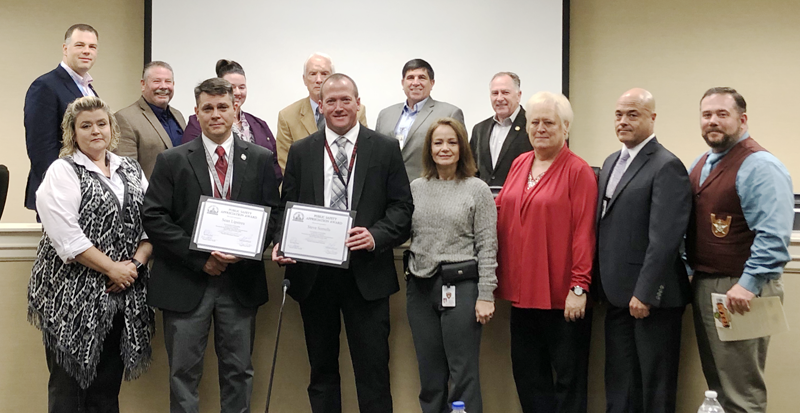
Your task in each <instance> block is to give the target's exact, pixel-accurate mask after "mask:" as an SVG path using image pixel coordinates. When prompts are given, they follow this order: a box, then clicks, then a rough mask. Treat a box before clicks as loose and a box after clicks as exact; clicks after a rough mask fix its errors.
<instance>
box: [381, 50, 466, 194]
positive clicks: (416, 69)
mask: <svg viewBox="0 0 800 413" xmlns="http://www.w3.org/2000/svg"><path fill="white" fill-rule="evenodd" d="M433 74H434V73H433V67H431V65H430V63H428V62H426V61H424V60H422V59H411V60H409V61H408V62H406V64H405V65H403V79H402V80H401V82H400V83H401V84H402V85H403V91H404V92H405V94H406V100H405V101H403V102H401V103H397V104H394V105H392V106H389V107H388V108H386V109H384V110H382V111H381V112H380V113H379V114H378V121H377V122H376V124H375V130H376V131H377V132H378V133H380V134H383V135H386V136H390V137H392V138H395V139H397V141H398V142H400V150H401V151H402V154H403V163H405V165H406V172H407V174H408V180H409V182H410V181H413V180H414V179H417V178H419V177H420V176H422V144H423V143H424V141H425V134H427V133H428V128H430V126H431V125H432V124H433V123H434V122H436V120H437V119H441V118H447V117H450V118H453V119H455V120H457V121H459V122H461V124H462V125H463V124H464V113H463V112H461V109H459V108H457V107H455V106H454V105H451V104H449V103H447V102H440V101H438V100H434V99H433V98H432V97H431V90H433V85H434V84H435V83H436V80H435V79H434V77H433Z"/></svg>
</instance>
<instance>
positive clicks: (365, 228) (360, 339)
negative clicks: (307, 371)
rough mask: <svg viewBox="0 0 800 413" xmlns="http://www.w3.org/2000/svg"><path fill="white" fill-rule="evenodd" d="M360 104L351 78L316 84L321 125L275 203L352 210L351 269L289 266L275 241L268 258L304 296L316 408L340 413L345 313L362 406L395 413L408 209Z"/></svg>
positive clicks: (394, 166)
mask: <svg viewBox="0 0 800 413" xmlns="http://www.w3.org/2000/svg"><path fill="white" fill-rule="evenodd" d="M358 107H359V99H358V89H357V87H356V85H355V82H353V80H352V79H350V78H349V77H348V76H346V75H342V74H334V75H331V76H330V77H329V78H328V79H327V80H326V81H325V82H324V83H323V84H322V89H321V101H320V108H321V112H322V115H324V116H325V123H326V125H325V128H324V129H322V130H320V131H317V132H315V133H313V134H311V136H309V137H307V138H305V139H302V140H299V141H297V142H295V143H294V144H292V146H291V149H289V154H288V158H287V161H286V173H285V174H284V179H283V196H282V198H281V205H285V204H286V202H289V201H292V202H300V203H304V204H312V205H319V206H325V207H330V208H337V209H347V210H352V211H356V217H355V219H354V221H353V228H352V229H351V230H350V234H349V235H350V236H349V238H348V239H347V240H346V242H345V245H346V246H347V247H348V248H350V251H351V252H350V266H349V268H348V269H340V268H334V267H329V266H324V265H316V264H309V263H295V262H294V261H293V260H291V259H288V258H284V257H282V256H279V255H278V251H279V247H280V245H279V244H276V246H275V248H274V249H273V252H272V259H273V261H277V262H278V263H280V264H290V265H288V266H287V267H286V278H287V279H289V280H291V282H292V284H291V287H290V288H289V290H288V293H289V294H290V295H291V296H292V298H294V299H295V300H297V301H298V302H299V303H300V314H301V315H302V317H303V328H304V330H305V336H306V347H307V350H308V359H309V363H310V364H311V378H310V383H309V385H308V396H309V399H310V401H311V411H313V412H314V413H340V412H341V411H342V406H341V400H342V398H341V389H340V377H339V334H340V331H341V323H340V318H341V317H343V318H344V324H345V331H346V333H347V342H348V346H349V347H350V357H351V358H352V360H353V371H354V373H355V379H356V390H357V392H358V406H359V410H360V411H361V412H362V413H366V412H381V413H391V412H392V395H391V391H390V386H389V342H388V339H389V296H390V295H392V294H394V293H396V292H397V291H398V290H399V289H400V288H399V287H400V286H399V284H398V282H397V272H396V270H395V266H394V254H393V248H394V247H396V246H397V245H399V244H401V243H403V242H404V241H405V240H406V239H408V237H409V233H410V230H411V215H412V212H413V210H414V206H413V204H412V200H411V189H410V188H409V185H408V177H407V175H406V169H405V166H404V165H403V157H402V155H401V153H400V147H399V145H398V142H397V140H395V139H392V138H389V137H386V136H383V135H380V134H378V133H376V132H374V131H372V130H369V129H367V128H366V127H365V126H363V125H360V124H359V123H358V121H357V112H358ZM326 142H327V147H328V148H330V150H331V151H330V152H328V150H327V149H326ZM334 154H335V155H334ZM334 156H336V162H337V165H338V164H340V163H341V166H342V167H340V168H339V170H340V171H344V174H343V176H342V177H341V179H339V176H338V174H337V173H336V172H335V170H334V168H333V163H332V162H331V158H333V157H334ZM352 156H355V160H354V161H353V160H352V159H351V158H352ZM348 170H349V171H348ZM351 175H352V176H351ZM279 227H280V226H279ZM277 233H280V231H276V234H277Z"/></svg>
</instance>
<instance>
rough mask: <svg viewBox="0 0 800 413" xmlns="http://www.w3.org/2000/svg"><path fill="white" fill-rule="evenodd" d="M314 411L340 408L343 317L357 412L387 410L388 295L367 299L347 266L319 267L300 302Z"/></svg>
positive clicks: (331, 411) (329, 411) (335, 412)
mask: <svg viewBox="0 0 800 413" xmlns="http://www.w3.org/2000/svg"><path fill="white" fill-rule="evenodd" d="M300 314H301V316H302V317H303V329H304V331H305V336H306V349H307V350H308V361H309V364H310V365H311V379H310V383H309V385H308V398H309V400H310V402H311V410H312V411H313V412H314V413H341V411H342V393H341V386H340V381H341V378H340V376H339V333H340V331H341V328H342V327H341V318H342V317H344V324H345V331H346V333H347V343H348V345H349V346H350V358H351V359H352V360H353V373H354V375H355V380H356V392H357V395H358V408H359V411H360V412H361V413H391V412H392V393H391V390H390V384H389V297H385V298H381V299H378V300H374V301H367V300H365V299H364V297H363V296H362V295H361V292H360V291H359V290H358V286H357V285H356V281H355V279H354V278H353V275H352V273H351V272H350V271H349V270H342V269H337V268H330V267H323V268H321V269H320V270H319V273H318V274H317V277H316V281H315V282H314V287H312V289H311V292H310V293H309V295H308V297H306V299H305V300H303V301H302V302H301V303H300Z"/></svg>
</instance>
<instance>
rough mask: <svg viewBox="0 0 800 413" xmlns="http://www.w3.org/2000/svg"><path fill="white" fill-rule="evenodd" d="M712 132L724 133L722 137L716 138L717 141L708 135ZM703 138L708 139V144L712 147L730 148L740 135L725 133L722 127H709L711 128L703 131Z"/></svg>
mask: <svg viewBox="0 0 800 413" xmlns="http://www.w3.org/2000/svg"><path fill="white" fill-rule="evenodd" d="M712 132H718V133H721V134H722V135H723V136H722V139H719V140H716V141H712V140H710V139H709V137H708V135H709V134H710V133H712ZM703 140H705V141H706V144H707V145H708V146H709V147H710V148H711V149H727V148H730V147H731V146H733V145H734V144H735V143H736V141H738V140H739V136H737V135H731V134H728V133H725V132H724V131H722V130H721V129H716V128H714V129H709V130H707V131H705V132H703Z"/></svg>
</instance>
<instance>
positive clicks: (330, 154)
mask: <svg viewBox="0 0 800 413" xmlns="http://www.w3.org/2000/svg"><path fill="white" fill-rule="evenodd" d="M356 149H358V140H356V144H355V145H353V153H352V154H351V155H350V166H348V167H347V171H348V172H347V181H345V180H344V177H343V176H342V171H341V170H340V169H339V165H336V159H335V158H334V157H333V152H331V146H330V145H328V140H327V139H325V150H326V151H327V152H328V158H330V159H331V165H333V172H334V173H335V174H336V176H338V177H339V180H340V181H342V185H344V187H345V190H347V185H349V184H350V176H351V175H353V165H354V164H355V162H356Z"/></svg>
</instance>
